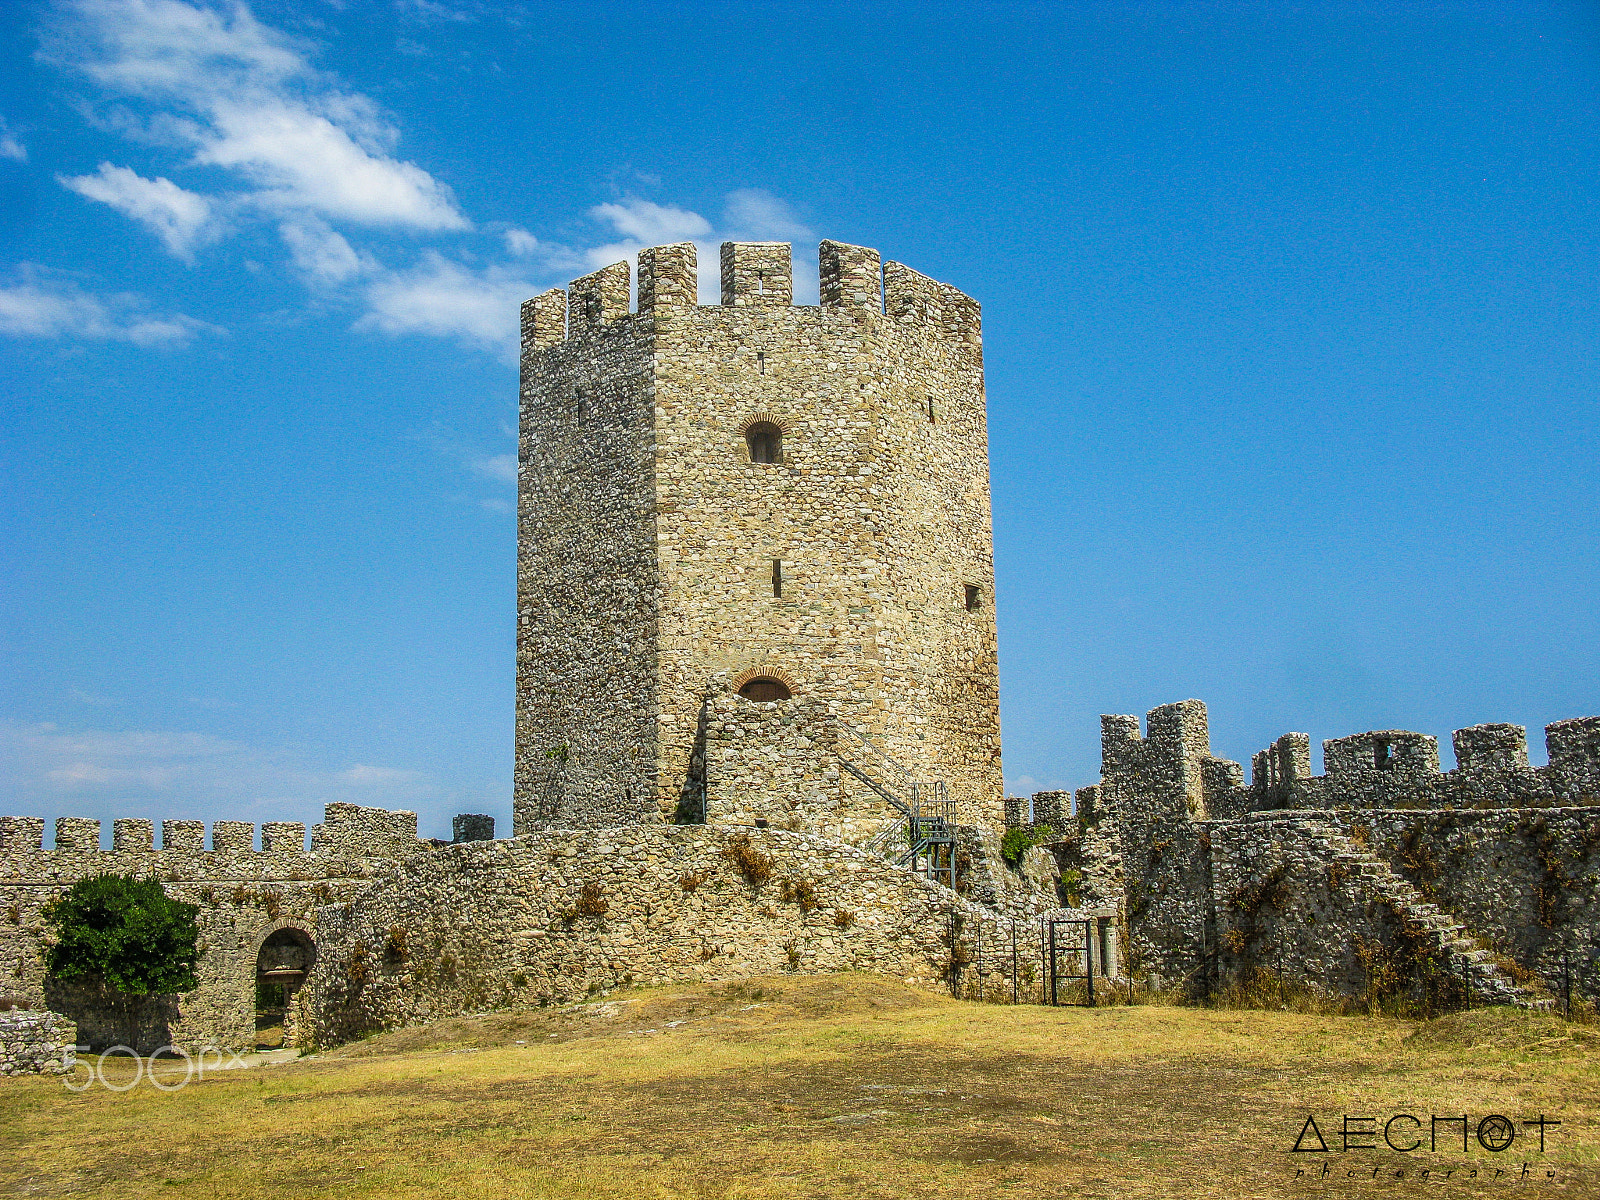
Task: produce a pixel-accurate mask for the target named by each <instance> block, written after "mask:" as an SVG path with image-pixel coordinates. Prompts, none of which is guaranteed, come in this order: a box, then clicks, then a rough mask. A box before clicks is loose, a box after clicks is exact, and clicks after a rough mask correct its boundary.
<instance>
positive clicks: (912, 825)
mask: <svg viewBox="0 0 1600 1200" xmlns="http://www.w3.org/2000/svg"><path fill="white" fill-rule="evenodd" d="M836 724H837V726H838V728H839V730H840V731H841V732H842V733H843V734H844V735H846V736H845V737H842V738H840V739H839V741H840V745H838V746H837V747H836V752H837V753H838V755H839V765H840V766H841V767H843V768H844V769H845V770H846V771H848V772H849V773H850V774H851V775H852V776H854V777H855V778H856V779H858V780H860V781H861V782H862V783H863V784H865V785H866V786H867V787H868V788H870V789H871V790H872V791H873V792H875V793H877V794H878V796H880V797H881V798H882V799H883V800H884V801H886V802H887V803H888V804H889V805H890V807H892V808H893V809H895V811H896V813H897V814H898V815H896V816H894V817H891V818H890V819H889V820H888V821H886V822H885V823H884V824H883V825H882V826H881V827H880V828H879V829H878V831H877V832H876V833H874V834H873V836H872V837H871V838H869V839H868V840H867V842H866V844H865V847H864V848H865V849H867V850H870V851H871V852H873V853H874V854H880V855H882V856H883V857H884V858H887V859H888V860H889V861H890V862H892V863H895V864H896V865H899V866H908V867H910V868H911V869H912V870H913V871H915V872H917V873H918V874H920V875H924V876H926V877H927V878H928V879H931V880H933V881H934V882H936V883H942V884H944V885H945V886H946V887H948V888H954V887H955V885H956V806H955V802H954V801H953V800H951V799H950V797H949V794H948V792H947V791H946V790H945V786H944V781H943V780H942V779H941V780H935V781H934V782H932V783H922V782H918V781H917V780H915V779H913V778H912V777H911V774H910V772H908V771H907V770H906V769H905V768H904V767H902V766H901V765H900V764H899V763H897V762H895V760H894V759H892V758H890V757H889V755H888V754H886V753H884V751H883V750H882V749H880V748H879V747H878V746H876V745H874V744H873V742H872V740H871V739H870V738H868V737H867V735H866V734H864V733H862V732H861V731H860V730H859V729H856V728H855V727H854V726H851V725H848V724H846V723H845V722H843V721H838V722H836ZM847 747H848V748H849V749H850V752H851V753H852V754H854V755H856V757H857V758H858V759H859V760H860V761H852V760H851V759H850V758H847V757H846V756H845V754H844V750H845V748H847Z"/></svg>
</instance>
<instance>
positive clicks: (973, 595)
mask: <svg viewBox="0 0 1600 1200" xmlns="http://www.w3.org/2000/svg"><path fill="white" fill-rule="evenodd" d="M982 604H983V591H982V589H980V588H979V587H978V585H977V584H975V583H969V584H967V611H968V612H977V611H978V609H979V608H980V607H981V606H982Z"/></svg>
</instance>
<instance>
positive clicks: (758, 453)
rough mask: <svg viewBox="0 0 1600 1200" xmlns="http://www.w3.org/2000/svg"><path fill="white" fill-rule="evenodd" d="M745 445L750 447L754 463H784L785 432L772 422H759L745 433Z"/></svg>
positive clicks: (751, 458)
mask: <svg viewBox="0 0 1600 1200" xmlns="http://www.w3.org/2000/svg"><path fill="white" fill-rule="evenodd" d="M744 440H745V443H746V444H747V445H748V446H749V447H750V461H751V462H753V463H775V462H782V461H783V430H781V429H779V428H778V427H777V426H776V425H774V424H773V423H772V422H771V421H757V422H756V423H755V424H754V425H751V426H750V427H749V428H748V429H746V430H745V431H744Z"/></svg>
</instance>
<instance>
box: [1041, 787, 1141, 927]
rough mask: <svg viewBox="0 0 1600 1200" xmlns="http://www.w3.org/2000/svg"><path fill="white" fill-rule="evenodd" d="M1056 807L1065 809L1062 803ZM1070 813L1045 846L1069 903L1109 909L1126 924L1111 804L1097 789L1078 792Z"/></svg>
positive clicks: (1119, 854)
mask: <svg viewBox="0 0 1600 1200" xmlns="http://www.w3.org/2000/svg"><path fill="white" fill-rule="evenodd" d="M1060 795H1065V793H1060ZM1037 799H1038V797H1035V802H1037ZM1056 803H1057V805H1059V806H1061V807H1065V805H1064V802H1063V801H1060V800H1057V802H1056ZM1072 810H1073V813H1074V816H1073V817H1072V818H1070V819H1065V818H1064V819H1062V820H1061V821H1060V823H1059V824H1058V825H1057V826H1056V828H1057V829H1058V830H1060V832H1059V833H1058V835H1057V836H1056V838H1055V839H1054V840H1052V841H1051V842H1050V843H1049V844H1048V849H1049V850H1050V853H1051V855H1052V856H1053V857H1054V858H1055V861H1056V869H1057V870H1058V871H1059V872H1060V875H1061V880H1062V886H1063V888H1064V889H1065V890H1066V891H1067V893H1068V899H1069V901H1070V900H1074V899H1075V900H1076V901H1077V902H1078V903H1080V904H1083V905H1085V906H1087V907H1089V908H1094V909H1106V908H1109V909H1112V910H1114V911H1116V912H1118V913H1120V914H1121V915H1122V918H1123V922H1124V924H1126V920H1127V912H1126V891H1127V881H1126V880H1125V879H1124V877H1123V870H1122V849H1121V842H1120V839H1119V836H1118V822H1117V817H1116V812H1115V810H1114V809H1113V808H1112V807H1111V800H1110V798H1109V796H1108V795H1107V794H1106V793H1105V791H1104V789H1102V788H1101V787H1099V786H1090V787H1086V788H1079V789H1078V790H1077V792H1076V794H1075V795H1074V796H1073V804H1072ZM1036 811H1037V810H1036ZM1058 811H1059V809H1058Z"/></svg>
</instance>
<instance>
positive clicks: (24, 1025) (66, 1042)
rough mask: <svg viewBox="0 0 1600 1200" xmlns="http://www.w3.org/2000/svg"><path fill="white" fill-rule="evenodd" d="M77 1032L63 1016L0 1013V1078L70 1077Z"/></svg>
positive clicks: (17, 1010)
mask: <svg viewBox="0 0 1600 1200" xmlns="http://www.w3.org/2000/svg"><path fill="white" fill-rule="evenodd" d="M77 1046H78V1030H77V1027H76V1026H74V1025H73V1023H72V1022H71V1021H69V1020H67V1019H66V1018H65V1017H63V1016H62V1015H61V1014H60V1013H53V1012H48V1011H29V1010H28V1009H22V1008H13V1009H0V1075H67V1074H70V1073H71V1071H72V1068H73V1064H74V1063H75V1062H76V1061H77V1057H78V1056H77Z"/></svg>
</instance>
